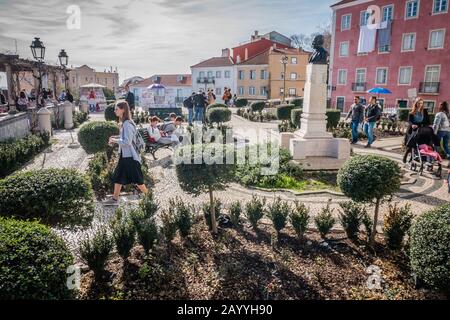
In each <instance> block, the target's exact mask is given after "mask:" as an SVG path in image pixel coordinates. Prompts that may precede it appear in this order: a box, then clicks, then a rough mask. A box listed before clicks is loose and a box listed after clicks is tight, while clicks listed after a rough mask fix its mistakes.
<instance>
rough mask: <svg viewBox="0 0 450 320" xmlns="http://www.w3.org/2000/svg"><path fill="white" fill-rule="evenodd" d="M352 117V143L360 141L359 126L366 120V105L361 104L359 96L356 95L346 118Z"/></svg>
mask: <svg viewBox="0 0 450 320" xmlns="http://www.w3.org/2000/svg"><path fill="white" fill-rule="evenodd" d="M350 117H351V118H352V122H351V123H352V144H356V143H357V142H358V127H359V125H360V123H362V122H363V121H364V106H363V105H362V104H361V102H360V99H359V96H355V99H354V103H353V104H352V106H351V107H350V111H349V112H348V114H347V117H346V118H345V120H347V119H349V118H350Z"/></svg>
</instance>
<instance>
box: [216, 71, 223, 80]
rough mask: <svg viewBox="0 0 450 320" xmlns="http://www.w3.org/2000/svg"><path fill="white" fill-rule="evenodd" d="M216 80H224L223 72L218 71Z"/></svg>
mask: <svg viewBox="0 0 450 320" xmlns="http://www.w3.org/2000/svg"><path fill="white" fill-rule="evenodd" d="M216 78H217V79H220V78H222V71H216Z"/></svg>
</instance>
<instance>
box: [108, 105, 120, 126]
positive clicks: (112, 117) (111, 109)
mask: <svg viewBox="0 0 450 320" xmlns="http://www.w3.org/2000/svg"><path fill="white" fill-rule="evenodd" d="M115 108H116V106H115V105H114V104H110V105H109V106H107V107H106V109H105V119H106V121H115V122H118V121H119V118H118V117H117V116H116V113H115V112H114V110H115Z"/></svg>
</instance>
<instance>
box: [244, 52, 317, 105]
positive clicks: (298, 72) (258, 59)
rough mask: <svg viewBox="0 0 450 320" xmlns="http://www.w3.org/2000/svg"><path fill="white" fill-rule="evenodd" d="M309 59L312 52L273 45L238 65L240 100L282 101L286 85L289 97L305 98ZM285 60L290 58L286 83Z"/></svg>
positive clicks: (287, 65) (287, 60)
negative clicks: (283, 61) (283, 60)
mask: <svg viewBox="0 0 450 320" xmlns="http://www.w3.org/2000/svg"><path fill="white" fill-rule="evenodd" d="M309 56H310V52H306V51H303V50H302V49H277V48H276V47H275V46H274V47H271V48H269V49H267V50H265V51H263V52H262V53H260V54H258V55H256V56H254V57H252V58H250V59H248V60H246V61H244V62H242V63H240V64H238V65H237V66H236V68H237V95H238V97H242V98H246V99H249V100H268V99H270V100H274V99H281V98H282V97H283V89H284V85H285V83H286V98H292V97H303V90H304V87H305V81H306V65H307V64H308V60H309ZM283 57H287V59H286V60H285V61H286V62H287V63H286V82H285V81H284V65H283V63H282V62H281V60H282V58H283Z"/></svg>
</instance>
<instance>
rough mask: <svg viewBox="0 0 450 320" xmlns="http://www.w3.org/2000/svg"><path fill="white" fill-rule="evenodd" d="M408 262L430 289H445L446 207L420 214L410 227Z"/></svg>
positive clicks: (449, 242)
mask: <svg viewBox="0 0 450 320" xmlns="http://www.w3.org/2000/svg"><path fill="white" fill-rule="evenodd" d="M410 259H411V267H412V270H413V271H414V272H415V273H416V275H417V277H418V278H419V279H421V280H422V281H424V282H425V283H426V284H427V285H429V286H430V287H433V288H442V289H446V290H448V289H449V283H450V205H448V204H447V205H445V206H442V207H439V208H436V209H434V210H432V211H429V212H426V213H424V214H423V215H421V216H420V217H419V218H418V219H417V221H416V222H415V223H414V224H413V226H412V227H411V229H410Z"/></svg>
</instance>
